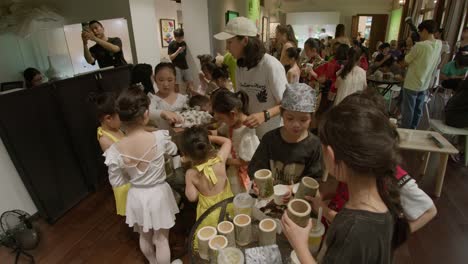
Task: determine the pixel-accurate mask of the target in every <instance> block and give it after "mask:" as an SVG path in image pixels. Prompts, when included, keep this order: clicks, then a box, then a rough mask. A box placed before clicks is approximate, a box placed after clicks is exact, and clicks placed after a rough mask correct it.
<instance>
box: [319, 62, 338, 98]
mask: <svg viewBox="0 0 468 264" xmlns="http://www.w3.org/2000/svg"><path fill="white" fill-rule="evenodd" d="M340 69H341V65H340V64H339V63H338V61H337V60H336V59H332V60H331V61H329V62H328V63H325V64H323V65H322V66H320V67H318V68H317V69H315V73H317V79H318V78H319V77H320V76H325V78H326V79H327V80H331V81H332V84H331V87H330V92H334V93H336V87H335V82H336V73H337V72H338V71H339V70H340Z"/></svg>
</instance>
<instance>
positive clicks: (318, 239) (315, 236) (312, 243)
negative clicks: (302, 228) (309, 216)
mask: <svg viewBox="0 0 468 264" xmlns="http://www.w3.org/2000/svg"><path fill="white" fill-rule="evenodd" d="M323 234H325V226H324V225H323V223H322V222H320V221H317V220H315V221H314V227H313V228H312V229H311V230H310V233H309V251H310V253H311V254H312V255H313V256H316V255H317V253H318V251H319V249H320V245H321V244H322V238H323Z"/></svg>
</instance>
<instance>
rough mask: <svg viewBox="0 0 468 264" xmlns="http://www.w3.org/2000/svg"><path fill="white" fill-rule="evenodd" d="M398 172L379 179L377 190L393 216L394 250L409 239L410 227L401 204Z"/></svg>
mask: <svg viewBox="0 0 468 264" xmlns="http://www.w3.org/2000/svg"><path fill="white" fill-rule="evenodd" d="M395 172H396V170H392V171H391V172H389V173H388V174H387V175H385V176H383V177H378V178H377V189H378V191H379V195H380V197H381V198H382V200H383V202H384V203H385V205H386V206H387V208H388V210H389V211H390V213H391V214H392V217H393V221H394V228H393V236H392V249H393V250H395V249H397V248H398V247H399V246H400V245H401V244H403V243H404V242H405V241H406V240H407V239H408V237H409V234H410V226H409V223H408V220H407V219H406V217H405V215H404V214H403V206H402V205H401V202H400V190H399V188H398V184H397V180H396V178H395V176H394V175H395Z"/></svg>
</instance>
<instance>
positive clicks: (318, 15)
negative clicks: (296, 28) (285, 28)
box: [286, 12, 340, 25]
mask: <svg viewBox="0 0 468 264" xmlns="http://www.w3.org/2000/svg"><path fill="white" fill-rule="evenodd" d="M339 21H340V13H338V12H297V13H288V14H286V24H291V25H316V24H337V22H339Z"/></svg>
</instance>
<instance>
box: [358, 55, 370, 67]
mask: <svg viewBox="0 0 468 264" xmlns="http://www.w3.org/2000/svg"><path fill="white" fill-rule="evenodd" d="M359 67H361V68H363V69H364V70H365V71H367V70H368V69H369V62H368V61H367V58H366V57H365V56H361V59H360V60H359Z"/></svg>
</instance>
